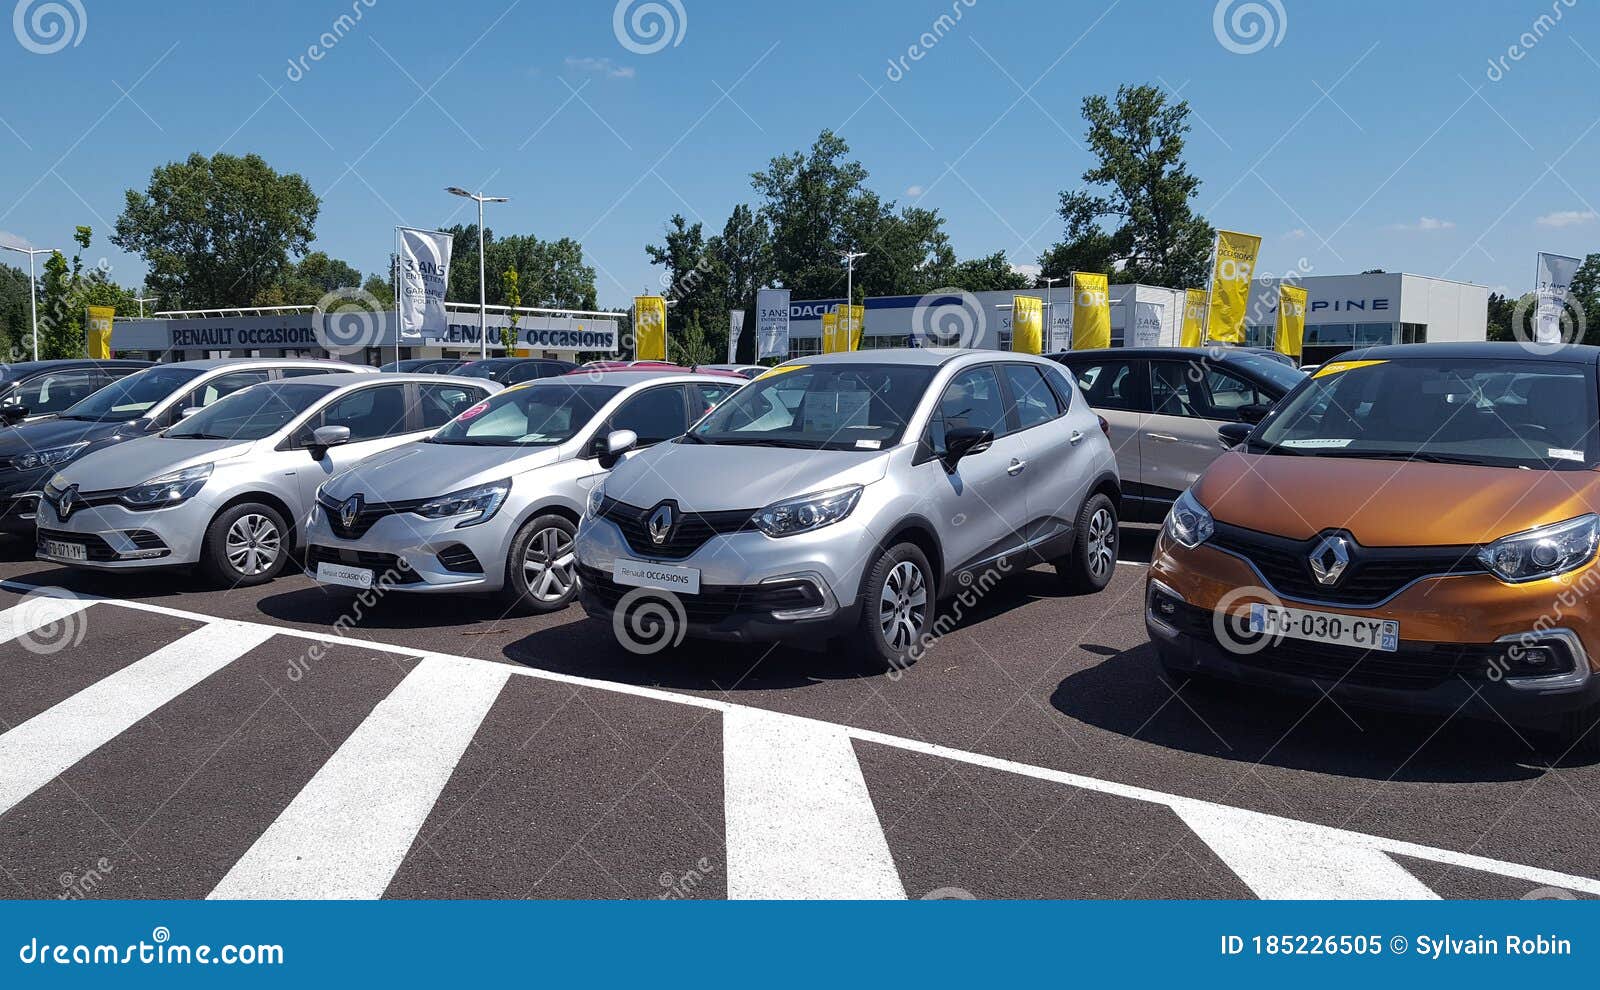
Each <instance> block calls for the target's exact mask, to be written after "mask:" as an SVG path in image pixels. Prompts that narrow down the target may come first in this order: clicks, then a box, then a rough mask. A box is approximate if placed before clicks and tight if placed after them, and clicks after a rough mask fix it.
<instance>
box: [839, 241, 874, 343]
mask: <svg viewBox="0 0 1600 990" xmlns="http://www.w3.org/2000/svg"><path fill="white" fill-rule="evenodd" d="M866 256H867V252H865V251H841V252H839V257H841V258H843V259H844V319H845V331H844V349H845V350H847V351H853V350H855V349H856V348H855V339H856V335H855V322H856V321H855V312H856V310H855V305H856V295H855V274H856V259H857V258H865V257H866Z"/></svg>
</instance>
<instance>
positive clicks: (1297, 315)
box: [1272, 283, 1306, 360]
mask: <svg viewBox="0 0 1600 990" xmlns="http://www.w3.org/2000/svg"><path fill="white" fill-rule="evenodd" d="M1305 336H1306V290H1305V289H1303V288H1301V287H1300V286H1298V285H1286V284H1281V283H1280V284H1279V285H1278V333H1277V335H1276V336H1275V337H1274V338H1273V342H1272V346H1273V349H1274V350H1276V351H1277V352H1278V353H1279V354H1287V355H1289V356H1290V357H1292V358H1295V359H1296V360H1298V359H1299V357H1300V345H1301V343H1302V342H1303V341H1304V340H1305Z"/></svg>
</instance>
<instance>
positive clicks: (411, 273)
mask: <svg viewBox="0 0 1600 990" xmlns="http://www.w3.org/2000/svg"><path fill="white" fill-rule="evenodd" d="M395 230H396V232H397V233H398V234H399V241H400V286H399V296H398V299H397V303H398V305H399V309H400V339H401V340H410V341H417V340H421V339H422V338H423V336H424V335H426V336H429V337H439V336H443V335H444V334H446V333H448V332H449V329H450V317H449V316H447V315H445V310H444V299H445V295H446V293H447V292H448V291H449V289H450V244H451V240H450V235H449V234H446V233H444V232H443V231H438V230H415V229H413V228H411V227H397V228H395Z"/></svg>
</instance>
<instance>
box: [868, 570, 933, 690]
mask: <svg viewBox="0 0 1600 990" xmlns="http://www.w3.org/2000/svg"><path fill="white" fill-rule="evenodd" d="M934 591H935V585H934V577H933V568H932V567H931V566H930V565H929V564H928V557H927V555H926V554H924V553H923V552H922V550H921V548H919V547H918V546H917V545H916V544H914V543H897V544H895V545H894V546H892V547H890V548H889V549H887V550H885V551H884V552H883V553H882V554H881V555H879V557H878V559H877V561H876V562H875V563H874V564H873V565H872V567H871V569H870V570H868V572H867V580H866V582H865V583H864V585H863V595H862V599H861V617H860V619H859V620H857V626H856V632H855V636H854V637H853V640H852V643H851V646H852V649H853V651H854V652H855V653H856V655H857V656H858V657H860V658H861V659H863V660H866V661H868V662H870V663H873V664H882V665H883V666H885V667H888V668H891V669H894V670H902V669H904V668H906V667H908V666H910V664H911V662H912V661H913V660H915V659H916V658H917V654H918V653H919V652H920V650H921V647H922V645H923V643H924V641H925V637H926V636H927V635H928V634H929V633H930V632H931V631H932V629H933V618H934V613H935V611H936V610H937V601H936V597H937V596H936V595H935V593H934Z"/></svg>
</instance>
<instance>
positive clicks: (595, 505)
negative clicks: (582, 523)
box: [584, 481, 606, 519]
mask: <svg viewBox="0 0 1600 990" xmlns="http://www.w3.org/2000/svg"><path fill="white" fill-rule="evenodd" d="M605 500H606V483H605V482H604V481H601V482H600V483H599V484H598V485H595V486H594V487H593V488H591V489H589V502H588V505H587V506H586V507H585V509H584V515H586V516H588V517H589V518H590V519H593V518H595V517H596V516H598V515H600V505H601V503H603V502H604V501H605Z"/></svg>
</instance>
